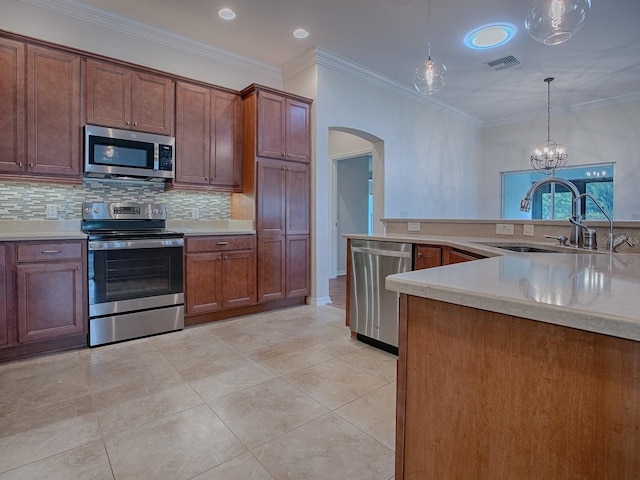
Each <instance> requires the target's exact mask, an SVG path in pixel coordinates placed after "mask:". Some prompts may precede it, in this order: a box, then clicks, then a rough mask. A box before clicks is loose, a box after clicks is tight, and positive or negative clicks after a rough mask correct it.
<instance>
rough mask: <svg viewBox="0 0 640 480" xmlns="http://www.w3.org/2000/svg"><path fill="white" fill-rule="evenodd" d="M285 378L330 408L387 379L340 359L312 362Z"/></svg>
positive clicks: (364, 393) (354, 397) (377, 385)
mask: <svg viewBox="0 0 640 480" xmlns="http://www.w3.org/2000/svg"><path fill="white" fill-rule="evenodd" d="M282 378H283V379H284V380H286V381H287V382H289V383H290V384H292V385H293V386H294V387H296V388H298V389H299V390H302V391H303V392H304V393H306V394H307V395H309V396H310V397H311V398H313V399H315V400H317V401H318V402H320V403H321V404H322V405H324V406H325V407H327V408H329V409H331V410H333V409H336V408H338V407H340V406H342V405H345V404H346V403H349V402H351V401H353V400H355V399H356V398H359V397H361V396H363V395H366V394H367V393H370V392H372V391H373V390H375V389H377V388H380V387H381V386H382V385H384V384H385V383H387V382H385V381H384V380H383V379H381V378H379V377H374V376H373V375H370V374H368V373H366V372H363V371H362V370H360V369H358V368H355V367H352V366H351V365H348V364H346V363H344V362H341V361H340V360H337V359H333V360H329V361H328V362H324V363H320V364H318V365H313V366H311V367H309V368H305V369H304V370H299V371H297V372H294V373H291V374H289V375H285V376H284V377H282Z"/></svg>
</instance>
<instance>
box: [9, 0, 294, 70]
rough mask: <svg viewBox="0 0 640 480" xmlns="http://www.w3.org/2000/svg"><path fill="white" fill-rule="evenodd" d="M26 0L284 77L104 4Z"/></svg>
mask: <svg viewBox="0 0 640 480" xmlns="http://www.w3.org/2000/svg"><path fill="white" fill-rule="evenodd" d="M21 1H22V2H24V3H28V4H30V5H33V6H36V7H40V8H44V9H47V10H50V11H53V12H56V13H60V14H62V15H66V16H68V17H72V18H75V19H78V20H82V21H84V22H88V23H92V24H94V25H98V26H100V27H104V28H107V29H110V30H115V31H118V32H122V33H125V34H127V35H131V36H133V37H138V38H140V39H143V40H147V41H149V42H152V43H156V44H159V45H164V46H166V47H170V48H174V49H176V50H180V51H183V52H185V53H190V54H193V55H197V56H199V57H203V58H206V59H209V60H212V61H215V62H219V63H223V64H225V65H229V66H232V67H235V68H239V69H241V70H246V71H249V72H254V73H259V74H260V75H263V76H265V77H268V78H273V79H274V80H276V81H281V80H282V72H281V70H280V69H279V68H276V67H273V66H271V65H267V64H266V63H262V62H258V61H256V60H253V59H250V58H247V57H243V56H241V55H236V54H233V53H231V52H228V51H226V50H222V49H220V48H215V47H212V46H210V45H207V44H205V43H202V42H198V41H196V40H193V39H191V38H188V37H184V36H182V35H178V34H176V33H172V32H169V31H167V30H165V29H163V28H159V27H156V26H154V25H151V24H149V23H145V22H141V21H139V20H134V19H132V18H129V17H126V16H123V15H118V14H115V13H113V12H109V11H107V10H104V9H102V8H98V7H94V6H92V5H87V4H85V3H80V2H76V1H74V0H21Z"/></svg>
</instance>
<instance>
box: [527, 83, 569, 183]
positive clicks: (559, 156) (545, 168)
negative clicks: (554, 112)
mask: <svg viewBox="0 0 640 480" xmlns="http://www.w3.org/2000/svg"><path fill="white" fill-rule="evenodd" d="M544 81H545V82H546V84H547V140H546V141H544V142H540V143H539V144H538V145H536V147H535V148H534V149H533V151H532V152H531V157H530V159H531V166H532V167H533V168H534V169H536V170H537V171H539V172H541V173H544V174H545V175H553V174H554V173H555V171H556V170H557V169H558V168H562V167H564V166H565V165H566V164H567V158H568V157H569V154H568V153H567V147H565V146H564V145H562V144H561V143H556V142H554V141H553V140H551V82H552V81H553V77H549V78H545V79H544Z"/></svg>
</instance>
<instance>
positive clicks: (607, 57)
mask: <svg viewBox="0 0 640 480" xmlns="http://www.w3.org/2000/svg"><path fill="white" fill-rule="evenodd" d="M82 3H86V4H90V5H94V6H98V7H100V8H104V9H106V10H109V11H111V12H114V13H118V14H122V15H126V16H129V17H132V18H134V19H136V20H139V21H144V22H147V23H150V24H152V25H156V26H160V27H162V28H165V29H167V30H169V31H171V32H173V33H177V34H179V35H183V36H185V37H189V38H192V39H194V40H197V41H200V42H203V43H206V44H209V45H212V46H214V47H217V48H220V49H223V50H227V51H229V52H232V53H235V54H238V55H242V56H245V57H249V58H252V59H255V60H259V61H261V62H263V63H266V64H269V65H272V66H275V67H281V66H283V65H284V64H286V63H287V62H288V61H290V60H292V59H293V58H295V57H296V56H298V55H300V54H301V53H303V52H304V51H306V50H307V49H309V48H310V47H313V46H317V47H321V48H322V49H324V50H328V51H329V52H331V53H333V54H336V55H339V56H341V57H344V58H346V59H348V60H349V61H351V62H353V63H356V64H359V65H361V66H364V67H366V68H368V69H371V70H373V71H375V72H378V73H380V74H382V75H384V76H386V77H389V78H390V79H392V80H394V81H396V82H399V83H401V84H404V85H409V86H413V72H414V70H415V68H416V66H417V65H418V64H419V63H420V62H421V61H423V60H424V59H425V57H426V55H427V17H428V16H427V0H224V1H219V0H183V1H179V2H178V1H175V0H133V1H132V0H82ZM529 4H530V0H432V4H431V54H432V57H433V59H434V60H436V61H439V62H442V63H445V64H446V66H447V69H448V80H447V84H446V85H445V87H444V88H443V89H442V90H441V91H440V92H439V93H438V94H437V101H438V102H440V103H443V104H445V105H447V106H449V107H450V108H453V109H455V110H458V111H460V112H463V113H465V114H466V115H469V116H470V117H472V118H475V119H477V120H478V121H480V122H482V123H484V124H486V125H491V124H498V123H502V122H504V121H513V120H516V119H518V118H523V117H529V116H539V115H540V114H546V108H547V105H546V97H547V86H546V84H545V83H544V82H543V79H544V78H545V77H549V76H553V77H555V81H554V82H553V83H552V85H551V107H552V111H554V110H555V111H557V110H561V109H566V108H575V107H582V106H584V105H588V104H591V103H592V102H602V101H612V102H625V101H630V100H638V99H639V98H640V26H639V24H640V0H592V8H591V12H590V14H589V16H588V17H587V19H586V21H585V24H584V26H583V27H582V29H581V30H580V31H578V32H577V33H576V35H575V36H574V37H572V38H571V39H570V40H569V41H567V42H565V43H563V44H560V45H556V46H545V45H543V44H540V43H537V42H535V41H534V40H533V39H532V38H531V37H530V36H529V35H528V33H527V31H526V30H525V28H524V18H525V16H526V13H527V10H528V7H529ZM222 7H231V8H232V9H233V10H235V12H236V13H237V18H236V19H235V20H234V21H232V22H225V21H223V20H221V19H219V18H218V16H217V11H218V10H219V9H220V8H222ZM497 21H501V22H509V23H512V24H513V25H515V26H516V27H517V29H518V31H517V33H516V36H515V38H514V39H513V40H512V41H511V42H509V43H508V44H506V45H504V46H501V47H498V48H496V49H493V50H484V51H472V50H470V49H468V48H466V47H465V46H464V45H463V43H462V39H463V38H464V36H465V34H466V33H467V32H469V31H470V30H472V29H474V28H476V27H479V26H481V25H484V24H488V23H492V22H497ZM299 27H302V28H305V29H307V30H308V31H309V32H310V36H309V37H308V38H307V39H305V40H297V39H295V38H293V37H292V35H291V33H292V32H293V30H294V29H296V28H299ZM507 55H514V56H515V57H516V58H518V60H520V62H521V64H520V65H518V66H516V67H512V68H509V69H506V70H502V71H498V72H495V71H493V70H491V69H490V68H489V67H487V66H486V65H485V63H486V62H488V61H491V60H495V59H498V58H501V57H505V56H507Z"/></svg>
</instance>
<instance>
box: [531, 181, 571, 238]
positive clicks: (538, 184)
mask: <svg viewBox="0 0 640 480" xmlns="http://www.w3.org/2000/svg"><path fill="white" fill-rule="evenodd" d="M549 183H557V184H559V185H562V186H563V187H565V188H567V189H568V190H569V191H570V192H571V195H572V196H573V201H572V202H571V219H570V220H573V221H576V222H578V223H579V222H581V221H582V217H581V216H580V212H581V211H582V209H581V208H580V204H579V202H580V199H581V198H582V197H580V191H579V190H578V187H576V186H575V185H574V184H573V183H571V182H570V181H569V180H565V179H564V178H558V177H547V178H543V179H542V180H538V181H537V182H536V183H534V184H533V185H531V186H530V187H529V190H528V191H527V193H526V195H525V196H524V198H523V199H522V201H521V202H520V210H521V211H523V212H528V211H529V210H530V209H531V196H532V195H533V194H534V192H535V191H536V190H537V189H538V188H540V187H541V186H543V185H547V184H549ZM579 197H580V198H579ZM573 221H572V222H571V224H572V226H571V234H570V235H569V244H570V245H574V246H580V244H581V241H580V227H579V226H578V225H576V224H575V223H573Z"/></svg>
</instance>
